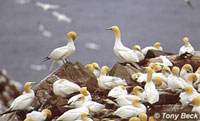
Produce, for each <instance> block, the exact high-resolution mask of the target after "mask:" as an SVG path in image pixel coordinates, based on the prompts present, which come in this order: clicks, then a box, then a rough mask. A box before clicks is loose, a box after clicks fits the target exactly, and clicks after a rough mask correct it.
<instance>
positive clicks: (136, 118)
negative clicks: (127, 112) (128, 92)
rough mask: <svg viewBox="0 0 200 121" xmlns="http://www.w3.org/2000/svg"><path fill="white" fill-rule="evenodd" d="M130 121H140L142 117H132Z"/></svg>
mask: <svg viewBox="0 0 200 121" xmlns="http://www.w3.org/2000/svg"><path fill="white" fill-rule="evenodd" d="M128 121H140V119H139V118H138V117H132V118H130V119H129V120H128Z"/></svg>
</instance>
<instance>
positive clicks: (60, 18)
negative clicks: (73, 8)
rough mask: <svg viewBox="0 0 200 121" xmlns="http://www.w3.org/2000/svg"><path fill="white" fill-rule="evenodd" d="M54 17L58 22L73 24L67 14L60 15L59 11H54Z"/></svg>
mask: <svg viewBox="0 0 200 121" xmlns="http://www.w3.org/2000/svg"><path fill="white" fill-rule="evenodd" d="M52 15H53V16H55V17H56V18H57V20H58V21H64V22H67V23H71V22H72V19H71V18H69V17H67V16H66V15H65V14H61V13H58V12H57V11H53V12H52Z"/></svg>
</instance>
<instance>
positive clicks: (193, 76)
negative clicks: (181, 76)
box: [188, 73, 198, 82]
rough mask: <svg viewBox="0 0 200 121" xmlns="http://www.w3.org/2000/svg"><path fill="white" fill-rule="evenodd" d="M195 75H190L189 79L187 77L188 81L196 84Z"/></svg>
mask: <svg viewBox="0 0 200 121" xmlns="http://www.w3.org/2000/svg"><path fill="white" fill-rule="evenodd" d="M197 79H198V78H197V75H196V74H195V73H193V74H191V75H190V76H189V77H188V81H189V82H193V81H194V82H196V81H197Z"/></svg>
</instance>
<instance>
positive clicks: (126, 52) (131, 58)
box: [107, 26, 139, 68]
mask: <svg viewBox="0 0 200 121" xmlns="http://www.w3.org/2000/svg"><path fill="white" fill-rule="evenodd" d="M107 30H113V31H114V33H115V45H114V48H113V50H114V53H115V55H116V56H117V57H118V58H119V59H120V60H121V61H123V62H128V63H131V64H133V65H134V66H136V68H139V67H138V65H137V64H136V62H139V59H138V57H137V54H136V53H135V52H133V50H131V49H129V48H127V47H125V46H124V45H123V44H122V42H121V35H120V30H119V28H118V27H117V26H112V27H110V28H108V29H107Z"/></svg>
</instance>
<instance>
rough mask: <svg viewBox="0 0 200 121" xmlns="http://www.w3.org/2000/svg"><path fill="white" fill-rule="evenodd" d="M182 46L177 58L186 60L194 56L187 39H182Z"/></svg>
mask: <svg viewBox="0 0 200 121" xmlns="http://www.w3.org/2000/svg"><path fill="white" fill-rule="evenodd" d="M183 42H184V45H183V46H182V47H181V48H180V50H179V56H181V57H183V58H187V57H188V56H192V55H193V54H194V48H193V47H192V45H191V44H190V42H189V38H188V37H184V38H183Z"/></svg>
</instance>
